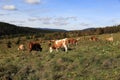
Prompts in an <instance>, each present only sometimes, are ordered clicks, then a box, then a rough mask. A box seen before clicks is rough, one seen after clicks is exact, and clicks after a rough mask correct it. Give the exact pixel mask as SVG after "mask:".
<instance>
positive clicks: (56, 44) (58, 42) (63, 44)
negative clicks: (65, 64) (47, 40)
mask: <svg viewBox="0 0 120 80" xmlns="http://www.w3.org/2000/svg"><path fill="white" fill-rule="evenodd" d="M49 46H50V48H49V50H50V53H51V52H52V51H53V49H56V51H57V52H58V49H59V48H61V47H64V48H65V52H67V50H68V47H67V38H65V39H60V40H55V41H54V42H53V44H49Z"/></svg>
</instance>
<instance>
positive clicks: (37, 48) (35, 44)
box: [29, 42, 42, 52]
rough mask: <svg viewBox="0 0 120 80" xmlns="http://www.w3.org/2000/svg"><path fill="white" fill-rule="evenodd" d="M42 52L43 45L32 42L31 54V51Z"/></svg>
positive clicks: (30, 46) (30, 44)
mask: <svg viewBox="0 0 120 80" xmlns="http://www.w3.org/2000/svg"><path fill="white" fill-rule="evenodd" d="M33 50H34V51H42V48H41V45H40V44H39V43H36V42H30V43H29V52H31V51H33Z"/></svg>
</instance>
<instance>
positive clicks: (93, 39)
mask: <svg viewBox="0 0 120 80" xmlns="http://www.w3.org/2000/svg"><path fill="white" fill-rule="evenodd" d="M90 40H91V41H98V38H97V37H95V36H91V37H90Z"/></svg>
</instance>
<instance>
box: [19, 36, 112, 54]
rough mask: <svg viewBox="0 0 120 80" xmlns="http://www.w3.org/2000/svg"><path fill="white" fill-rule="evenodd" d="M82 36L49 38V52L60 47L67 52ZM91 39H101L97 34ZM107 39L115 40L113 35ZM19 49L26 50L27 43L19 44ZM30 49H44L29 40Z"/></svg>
mask: <svg viewBox="0 0 120 80" xmlns="http://www.w3.org/2000/svg"><path fill="white" fill-rule="evenodd" d="M79 40H80V38H77V39H76V38H64V39H59V40H49V41H48V46H49V52H50V53H52V52H53V50H55V51H57V52H58V50H59V49H60V48H64V50H65V52H68V47H69V46H70V45H74V46H76V45H77V44H78V41H79ZM89 40H90V41H99V39H98V38H97V37H95V36H91V37H90V38H89ZM105 40H106V41H111V42H112V41H113V37H109V38H106V39H105ZM18 50H23V51H24V50H25V45H24V44H21V45H19V46H18ZM28 50H29V52H31V51H42V47H41V44H40V43H37V42H29V44H28Z"/></svg>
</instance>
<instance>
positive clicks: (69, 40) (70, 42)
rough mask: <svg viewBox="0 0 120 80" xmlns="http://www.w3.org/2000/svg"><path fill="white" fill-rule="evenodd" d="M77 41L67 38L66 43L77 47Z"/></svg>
mask: <svg viewBox="0 0 120 80" xmlns="http://www.w3.org/2000/svg"><path fill="white" fill-rule="evenodd" d="M78 40H79V39H74V38H69V39H68V40H67V41H68V44H72V45H73V44H76V45H77V43H78Z"/></svg>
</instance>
